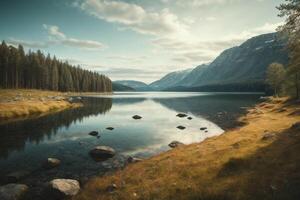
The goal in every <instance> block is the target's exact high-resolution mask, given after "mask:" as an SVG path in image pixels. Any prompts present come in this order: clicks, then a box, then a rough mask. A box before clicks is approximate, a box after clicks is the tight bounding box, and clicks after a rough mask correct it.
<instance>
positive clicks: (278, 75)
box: [266, 63, 285, 96]
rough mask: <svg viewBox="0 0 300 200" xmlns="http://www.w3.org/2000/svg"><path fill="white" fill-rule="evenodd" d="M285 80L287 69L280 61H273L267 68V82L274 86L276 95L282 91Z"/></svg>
mask: <svg viewBox="0 0 300 200" xmlns="http://www.w3.org/2000/svg"><path fill="white" fill-rule="evenodd" d="M284 80H285V69H284V67H283V65H282V64H280V63H272V64H270V65H269V67H268V69H267V77H266V82H267V83H268V84H269V85H270V86H271V87H272V89H273V90H274V93H275V95H276V96H278V93H279V92H280V90H281V88H282V85H283V82H284Z"/></svg>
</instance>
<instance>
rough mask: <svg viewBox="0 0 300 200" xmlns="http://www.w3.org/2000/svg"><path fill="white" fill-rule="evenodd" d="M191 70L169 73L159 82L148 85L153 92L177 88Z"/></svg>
mask: <svg viewBox="0 0 300 200" xmlns="http://www.w3.org/2000/svg"><path fill="white" fill-rule="evenodd" d="M191 71H192V69H186V70H182V71H175V72H171V73H169V74H167V75H165V76H164V77H162V78H161V79H160V80H157V81H155V82H153V83H151V84H150V86H151V88H153V89H154V90H163V89H165V88H168V87H173V86H177V85H178V83H180V82H181V81H182V80H183V79H184V78H185V77H186V76H187V75H188V74H189V73H190V72H191Z"/></svg>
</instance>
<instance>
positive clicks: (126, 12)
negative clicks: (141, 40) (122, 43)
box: [79, 0, 188, 36]
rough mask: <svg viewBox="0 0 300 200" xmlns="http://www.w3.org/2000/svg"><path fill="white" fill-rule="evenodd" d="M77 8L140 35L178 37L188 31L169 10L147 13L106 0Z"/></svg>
mask: <svg viewBox="0 0 300 200" xmlns="http://www.w3.org/2000/svg"><path fill="white" fill-rule="evenodd" d="M79 7H80V8H81V9H82V10H84V11H85V12H87V13H89V14H90V15H93V16H95V17H97V18H99V19H101V20H105V21H107V22H115V23H119V24H121V25H123V26H124V27H125V28H128V29H131V30H134V31H136V32H139V33H142V34H150V35H156V36H159V35H161V34H167V35H178V34H184V33H186V32H187V29H188V26H187V25H186V24H185V23H183V22H180V21H179V19H178V17H177V16H176V15H175V14H173V13H172V12H171V11H170V10H169V9H162V10H161V11H160V12H149V11H147V10H145V9H144V8H143V7H141V6H139V5H136V4H133V3H126V2H121V1H108V0H84V1H83V2H82V3H81V4H80V5H79Z"/></svg>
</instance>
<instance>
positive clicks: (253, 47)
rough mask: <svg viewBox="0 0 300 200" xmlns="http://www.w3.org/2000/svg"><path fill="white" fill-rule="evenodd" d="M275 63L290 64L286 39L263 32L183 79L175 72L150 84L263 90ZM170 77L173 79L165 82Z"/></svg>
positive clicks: (168, 87)
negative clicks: (266, 78) (269, 71)
mask: <svg viewBox="0 0 300 200" xmlns="http://www.w3.org/2000/svg"><path fill="white" fill-rule="evenodd" d="M273 62H279V63H281V64H284V65H285V64H287V63H288V52H287V50H286V40H284V39H282V38H280V37H279V36H278V34H277V33H269V34H263V35H259V36H256V37H253V38H251V39H249V40H247V41H246V42H244V43H243V44H241V45H240V46H236V47H233V48H230V49H227V50H225V51H223V52H222V53H221V54H220V55H219V56H218V57H217V58H216V59H215V60H214V61H213V62H212V63H210V64H204V65H199V66H197V67H196V68H194V69H193V70H191V71H190V72H187V73H186V74H184V75H183V78H181V77H178V78H177V77H176V76H174V73H175V74H176V72H173V73H170V74H167V75H166V76H165V77H163V78H162V79H160V80H158V81H155V82H154V83H152V84H151V85H155V84H157V83H159V84H158V85H159V88H160V89H162V90H172V91H176V90H177V91H178V90H180V91H186V90H188V91H256V90H259V91H261V90H264V88H265V82H264V80H265V74H266V69H267V67H268V66H269V65H270V64H271V63H273ZM172 74H173V75H172ZM168 77H173V78H171V80H173V82H172V81H170V83H169V82H168V81H165V80H168ZM176 80H178V81H176ZM152 87H153V86H152Z"/></svg>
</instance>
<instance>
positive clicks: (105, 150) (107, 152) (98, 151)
mask: <svg viewBox="0 0 300 200" xmlns="http://www.w3.org/2000/svg"><path fill="white" fill-rule="evenodd" d="M89 153H90V155H91V157H92V158H93V159H94V160H95V161H103V160H106V159H108V158H112V157H114V155H115V154H116V152H115V150H114V149H113V148H111V147H108V146H96V147H95V148H94V149H92V150H91V151H90V152H89Z"/></svg>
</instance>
